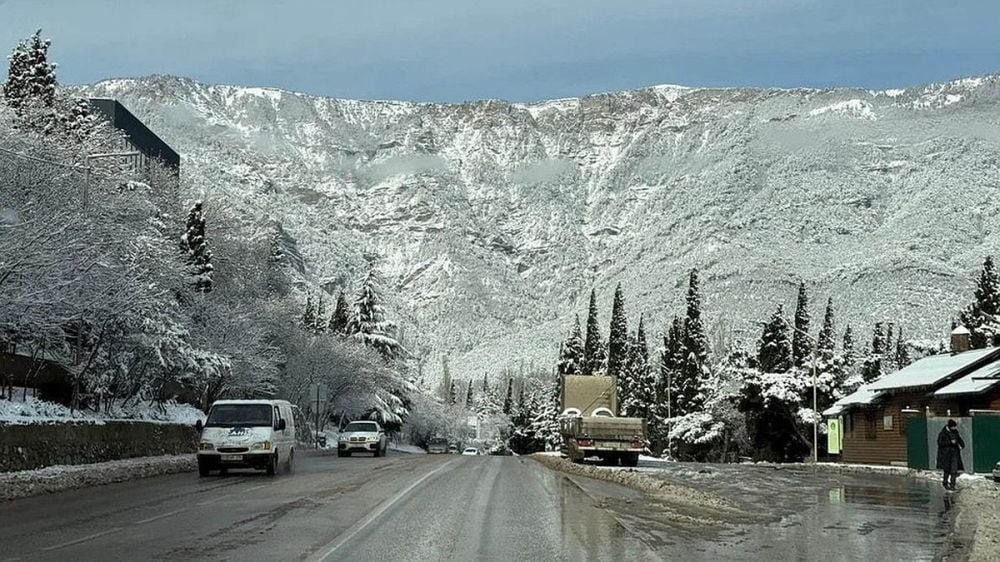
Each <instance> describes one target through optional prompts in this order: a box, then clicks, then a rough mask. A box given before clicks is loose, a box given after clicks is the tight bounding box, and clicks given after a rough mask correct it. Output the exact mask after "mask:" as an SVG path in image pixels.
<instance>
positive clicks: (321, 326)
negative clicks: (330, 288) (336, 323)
mask: <svg viewBox="0 0 1000 562" xmlns="http://www.w3.org/2000/svg"><path fill="white" fill-rule="evenodd" d="M327 324H329V321H328V320H327V318H326V299H325V298H323V293H320V294H319V302H318V303H317V304H316V319H315V321H314V323H313V332H315V333H317V334H322V333H323V332H325V331H326V328H327Z"/></svg>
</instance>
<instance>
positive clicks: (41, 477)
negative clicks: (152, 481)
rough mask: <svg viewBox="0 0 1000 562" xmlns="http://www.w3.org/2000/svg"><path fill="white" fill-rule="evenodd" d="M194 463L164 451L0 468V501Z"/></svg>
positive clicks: (193, 466) (157, 473)
mask: <svg viewBox="0 0 1000 562" xmlns="http://www.w3.org/2000/svg"><path fill="white" fill-rule="evenodd" d="M197 467H198V463H197V461H196V460H195V456H194V455H165V456H160V457H137V458H131V459H122V460H115V461H107V462H100V463H93V464H78V465H58V466H49V467H45V468H39V469H36V470H23V471H19V472H3V473H0V501H11V500H16V499H19V498H26V497H30V496H38V495H43V494H51V493H55V492H62V491H66V490H75V489H79V488H89V487H92V486H102V485H105V484H113V483H116V482H126V481H130V480H139V479H142V478H149V477H152V476H161V475H164V474H175V473H180V472H193V471H194V470H195V469H197Z"/></svg>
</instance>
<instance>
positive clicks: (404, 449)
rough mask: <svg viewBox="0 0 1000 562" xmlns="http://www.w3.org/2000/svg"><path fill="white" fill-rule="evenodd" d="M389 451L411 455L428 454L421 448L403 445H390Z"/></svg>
mask: <svg viewBox="0 0 1000 562" xmlns="http://www.w3.org/2000/svg"><path fill="white" fill-rule="evenodd" d="M389 449H390V450H393V451H399V452H400V453H410V454H413V455H426V454H427V451H425V450H423V449H421V448H420V447H417V446H416V445H404V444H401V443H400V444H396V443H389Z"/></svg>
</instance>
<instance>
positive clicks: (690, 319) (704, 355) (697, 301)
mask: <svg viewBox="0 0 1000 562" xmlns="http://www.w3.org/2000/svg"><path fill="white" fill-rule="evenodd" d="M701 316H702V296H701V289H700V288H699V284H698V270H697V269H692V270H691V277H690V279H689V281H688V294H687V317H686V318H685V321H684V347H685V350H686V354H687V357H688V358H689V359H690V360H693V361H694V362H697V365H696V368H697V369H698V370H699V371H700V370H701V368H702V367H703V366H704V365H706V364H707V363H708V337H707V336H706V335H705V323H704V320H703V319H702V317H701Z"/></svg>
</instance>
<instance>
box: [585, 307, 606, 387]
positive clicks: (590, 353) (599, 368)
mask: <svg viewBox="0 0 1000 562" xmlns="http://www.w3.org/2000/svg"><path fill="white" fill-rule="evenodd" d="M605 353H606V349H605V347H604V343H603V341H602V340H601V329H600V327H599V325H598V323H597V292H596V291H595V290H594V289H591V291H590V310H589V313H588V315H587V339H586V341H585V342H584V350H583V374H584V375H597V374H601V373H603V372H604V366H605V362H606V355H605Z"/></svg>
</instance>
